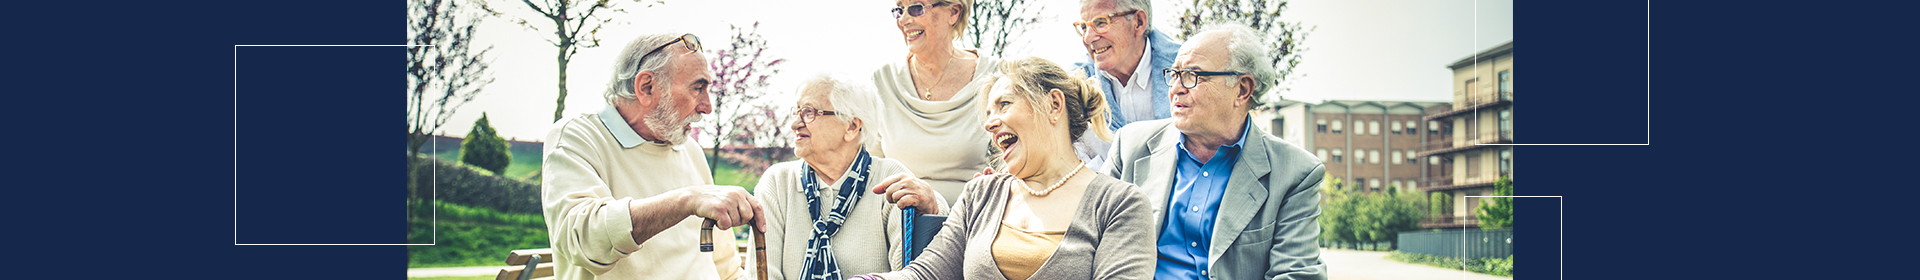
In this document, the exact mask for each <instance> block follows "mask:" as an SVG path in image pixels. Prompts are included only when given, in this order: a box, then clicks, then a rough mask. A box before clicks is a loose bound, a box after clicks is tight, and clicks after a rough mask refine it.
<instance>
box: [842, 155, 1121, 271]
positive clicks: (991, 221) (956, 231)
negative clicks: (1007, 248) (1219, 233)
mask: <svg viewBox="0 0 1920 280" xmlns="http://www.w3.org/2000/svg"><path fill="white" fill-rule="evenodd" d="M1020 183H1021V182H1020V179H1018V178H1014V177H1013V175H1007V174H997V175H991V176H981V177H980V178H975V179H974V180H973V181H969V182H967V186H966V191H965V192H964V193H962V197H961V198H960V199H959V203H956V204H954V205H953V210H954V211H953V213H952V214H953V215H952V216H950V217H949V218H948V219H947V224H946V227H945V228H942V229H941V230H940V234H939V235H938V236H935V237H934V239H933V242H932V243H931V244H928V245H927V250H926V252H922V253H921V254H920V257H919V258H918V259H914V260H913V263H911V264H908V265H907V267H905V268H904V269H901V270H900V271H894V272H889V273H883V274H880V276H881V277H882V278H886V279H887V280H899V279H1006V276H1004V275H1001V274H1000V266H999V264H997V263H995V262H994V259H993V249H992V247H993V238H994V237H995V236H997V235H999V234H1000V220H1001V218H1002V217H1003V216H1005V214H1004V211H1005V210H1006V205H1007V203H1006V201H1007V199H1008V195H1010V194H1011V193H1010V192H1008V187H1007V186H1008V185H1010V184H1020ZM1148 203H1150V202H1149V201H1147V196H1146V194H1144V193H1142V192H1141V191H1140V189H1139V187H1135V186H1134V185H1133V184H1128V183H1126V182H1121V181H1119V180H1115V179H1113V178H1112V177H1107V176H1095V177H1094V179H1093V182H1092V183H1089V184H1088V185H1087V190H1086V193H1085V194H1083V195H1082V198H1081V200H1080V207H1079V208H1078V209H1077V210H1075V213H1074V215H1073V222H1071V223H1069V224H1068V226H1067V234H1066V237H1065V238H1063V239H1062V240H1061V241H1060V247H1059V248H1057V249H1055V250H1054V252H1053V256H1052V257H1049V258H1048V259H1047V262H1046V264H1043V265H1041V266H1040V270H1039V271H1036V272H1034V274H1033V276H1032V277H1031V278H1030V279H1153V266H1154V248H1153V246H1154V242H1156V240H1157V238H1158V236H1154V235H1153V234H1154V229H1153V227H1154V226H1155V225H1154V224H1152V223H1153V217H1152V214H1153V206H1152V205H1149V204H1148Z"/></svg>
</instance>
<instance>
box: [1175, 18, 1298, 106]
mask: <svg viewBox="0 0 1920 280" xmlns="http://www.w3.org/2000/svg"><path fill="white" fill-rule="evenodd" d="M1216 31H1217V32H1224V33H1226V34H1225V35H1227V36H1228V37H1227V53H1228V54H1229V55H1230V57H1231V58H1232V59H1230V60H1227V69H1226V70H1227V71H1233V72H1240V73H1247V75H1251V76H1253V100H1252V102H1250V104H1251V106H1252V107H1259V106H1260V104H1261V102H1260V100H1261V99H1260V97H1261V96H1265V95H1266V93H1267V90H1270V89H1272V88H1273V86H1274V84H1275V83H1276V82H1278V81H1279V80H1280V73H1279V72H1276V71H1274V70H1273V64H1271V63H1268V62H1269V61H1271V59H1272V57H1271V56H1269V54H1268V53H1267V45H1268V44H1267V37H1266V36H1264V35H1260V32H1259V31H1255V30H1254V29H1253V28H1252V27H1247V25H1245V24H1240V23H1238V22H1214V23H1209V24H1207V26H1206V28H1202V29H1201V30H1200V33H1198V34H1208V33H1212V32H1216ZM1194 37H1196V38H1198V37H1201V36H1194Z"/></svg>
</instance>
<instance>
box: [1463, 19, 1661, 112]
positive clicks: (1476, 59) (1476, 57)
mask: <svg viewBox="0 0 1920 280" xmlns="http://www.w3.org/2000/svg"><path fill="white" fill-rule="evenodd" d="M1646 4H1647V25H1646V33H1645V34H1646V36H1647V37H1646V38H1647V46H1646V48H1647V50H1646V52H1647V77H1646V79H1647V142H1646V143H1640V144H1473V145H1474V146H1652V145H1653V0H1647V1H1646ZM1473 27H1474V28H1473V41H1474V42H1479V41H1480V1H1473ZM1473 78H1474V79H1479V78H1480V52H1479V51H1474V53H1473ZM1472 92H1473V89H1467V93H1468V94H1467V96H1469V97H1471V96H1473V94H1472ZM1473 122H1475V123H1478V122H1480V108H1477V107H1476V108H1473Z"/></svg>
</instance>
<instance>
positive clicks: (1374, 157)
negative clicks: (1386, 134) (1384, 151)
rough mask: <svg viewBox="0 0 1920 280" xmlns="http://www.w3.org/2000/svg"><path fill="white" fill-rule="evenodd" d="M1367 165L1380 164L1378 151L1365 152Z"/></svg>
mask: <svg viewBox="0 0 1920 280" xmlns="http://www.w3.org/2000/svg"><path fill="white" fill-rule="evenodd" d="M1367 163H1370V164H1380V150H1372V151H1367Z"/></svg>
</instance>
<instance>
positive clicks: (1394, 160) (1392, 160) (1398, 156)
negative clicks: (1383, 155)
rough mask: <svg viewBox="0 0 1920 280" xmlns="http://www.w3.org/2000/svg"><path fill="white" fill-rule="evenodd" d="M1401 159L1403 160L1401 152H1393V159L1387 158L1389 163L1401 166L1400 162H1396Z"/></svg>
mask: <svg viewBox="0 0 1920 280" xmlns="http://www.w3.org/2000/svg"><path fill="white" fill-rule="evenodd" d="M1400 158H1401V157H1400V150H1393V156H1392V157H1388V158H1387V161H1389V162H1393V164H1400V161H1397V160H1396V159H1400Z"/></svg>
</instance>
